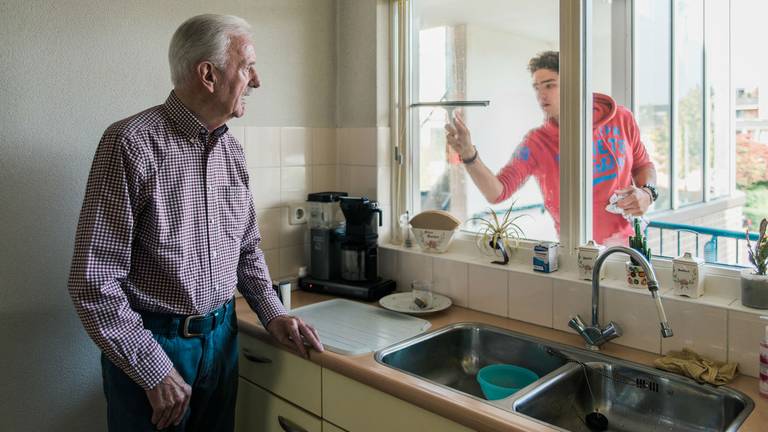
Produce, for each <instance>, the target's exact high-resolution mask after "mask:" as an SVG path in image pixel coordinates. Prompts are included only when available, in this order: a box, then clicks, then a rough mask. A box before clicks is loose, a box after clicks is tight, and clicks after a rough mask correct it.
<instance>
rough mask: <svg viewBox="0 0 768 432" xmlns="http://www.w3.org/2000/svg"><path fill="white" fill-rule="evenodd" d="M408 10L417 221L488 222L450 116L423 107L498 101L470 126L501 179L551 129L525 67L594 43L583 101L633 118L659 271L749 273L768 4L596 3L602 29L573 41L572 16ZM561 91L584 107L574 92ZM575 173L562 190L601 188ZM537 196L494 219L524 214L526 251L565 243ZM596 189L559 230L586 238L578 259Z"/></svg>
mask: <svg viewBox="0 0 768 432" xmlns="http://www.w3.org/2000/svg"><path fill="white" fill-rule="evenodd" d="M404 3H406V4H408V5H409V7H410V15H409V18H410V19H409V20H408V26H409V27H408V28H409V32H410V35H411V37H410V39H409V42H410V43H409V45H408V49H409V53H410V57H409V60H410V61H409V63H408V64H409V67H408V70H407V76H408V77H409V79H408V89H409V93H408V95H409V99H407V103H406V104H407V105H408V109H407V116H406V117H405V120H407V124H408V126H409V127H407V128H406V130H407V131H408V136H407V140H408V144H407V145H406V146H405V147H406V149H408V150H409V153H408V155H409V159H408V161H409V164H408V166H409V169H410V171H409V174H410V182H409V183H408V184H409V187H408V188H407V192H408V193H407V195H408V197H409V198H408V207H409V209H410V210H412V211H414V212H416V211H421V210H425V209H443V210H447V211H450V212H452V213H453V214H454V215H456V216H457V217H459V218H460V219H462V220H466V219H468V218H470V217H472V216H474V215H476V214H478V213H480V212H482V211H483V210H484V209H485V208H487V207H488V206H489V205H488V204H487V202H486V201H485V199H484V198H483V196H482V194H481V193H480V192H479V190H478V188H477V187H476V186H475V185H474V184H473V183H472V181H471V179H470V178H469V177H468V176H467V173H466V170H465V169H464V166H463V165H462V164H461V163H460V161H459V159H458V157H457V155H456V154H455V152H452V150H451V149H450V148H449V147H448V146H446V143H445V132H444V130H443V126H444V124H445V123H446V122H447V121H448V120H449V118H448V114H447V113H448V111H447V110H446V109H443V108H440V107H435V106H430V107H421V106H418V103H420V102H439V101H450V100H470V101H471V100H489V101H490V105H489V107H488V108H482V107H471V108H466V109H464V112H463V115H464V118H465V120H466V122H467V124H468V126H469V128H470V130H471V133H472V139H473V142H474V144H475V145H476V146H477V148H478V151H479V154H480V155H481V157H482V159H483V161H484V162H485V163H486V164H487V165H488V167H489V168H490V169H491V170H492V171H493V172H496V171H497V170H498V169H500V168H501V167H502V166H503V165H504V164H505V163H506V162H507V161H509V159H510V157H514V155H515V151H516V148H517V146H518V144H519V143H520V142H521V141H522V139H523V137H524V136H525V134H526V133H527V132H528V131H529V130H531V129H532V128H535V127H536V126H537V125H540V124H541V122H542V114H541V109H540V107H539V106H538V104H537V102H536V98H535V95H534V93H533V91H532V89H531V79H530V74H529V73H528V71H527V70H526V69H525V66H526V63H527V60H528V59H529V58H530V57H532V56H533V55H535V54H536V53H538V52H541V51H544V50H558V49H559V50H560V51H561V56H562V55H563V54H564V53H567V52H570V51H567V48H566V47H559V46H558V45H559V41H560V40H561V38H560V35H559V33H560V31H562V29H564V28H565V29H566V30H567V31H569V32H572V33H569V34H568V36H569V37H570V38H576V37H579V36H580V35H581V37H584V38H585V39H586V40H589V41H590V43H589V44H587V45H588V46H587V47H583V50H584V52H580V53H579V55H581V56H583V57H581V62H583V64H585V65H587V67H586V68H585V71H586V72H584V73H583V76H581V79H582V81H581V91H582V92H583V93H582V94H586V89H587V88H589V89H594V90H595V91H597V92H601V93H606V94H609V95H611V96H612V97H613V98H614V99H615V100H616V101H617V102H618V103H619V104H622V105H624V106H626V107H627V108H629V109H631V111H632V112H633V113H634V117H635V119H636V120H637V123H638V126H639V129H640V133H641V140H642V142H643V143H644V145H645V148H646V150H647V152H648V154H649V156H650V158H651V160H652V161H653V162H654V164H655V167H656V170H657V176H658V178H657V189H658V192H659V199H658V200H657V202H656V203H655V204H654V206H653V207H652V208H651V209H650V210H649V212H648V213H647V214H646V217H645V221H646V222H647V224H648V225H647V230H648V231H647V233H648V235H649V238H650V240H651V248H652V252H653V253H654V255H656V256H659V255H661V256H666V257H674V256H677V255H678V254H680V253H682V252H685V251H691V252H694V254H695V255H699V256H701V257H703V258H705V259H706V260H707V261H708V262H711V263H719V264H730V265H733V264H744V263H745V262H746V257H745V253H744V252H745V251H744V241H743V236H744V234H743V233H744V229H745V228H746V227H747V226H748V225H749V224H750V223H752V224H753V226H754V224H756V223H758V222H759V219H760V218H762V217H765V216H766V215H768V207H766V206H767V204H766V203H768V174H766V173H768V139H766V137H767V136H768V109H767V108H765V107H766V106H768V85H767V84H766V82H768V78H765V77H768V61H766V60H764V56H762V55H761V54H760V53H761V52H762V47H761V46H760V41H761V37H760V35H759V29H760V28H761V26H760V23H759V22H757V21H756V20H758V17H760V16H765V15H766V14H768V4H765V3H764V2H762V1H760V0H723V1H717V2H707V1H704V0H634V1H631V0H592V1H582V2H580V5H581V7H583V8H584V9H585V11H587V13H588V14H589V17H590V19H588V20H586V24H585V28H579V27H575V28H573V27H569V26H567V25H566V26H564V25H563V23H560V18H559V17H560V16H566V17H567V15H561V14H562V12H563V11H562V10H561V9H562V8H563V5H566V6H568V3H567V2H559V1H545V2H541V1H533V0H531V1H528V0H515V1H493V0H482V1H477V2H472V3H468V2H465V1H461V0H441V1H438V0H412V1H407V2H404ZM565 36H566V35H563V39H562V40H569V39H568V38H565ZM579 64H581V63H579ZM561 72H562V70H561ZM564 78H565V77H564ZM561 86H562V89H563V91H568V92H575V91H576V90H574V85H573V84H572V83H568V82H565V80H564V81H563V82H562V84H561ZM761 87H762V88H761ZM761 90H762V92H761ZM590 93H591V92H590ZM761 93H762V94H763V97H762V99H761V97H760V96H761ZM570 94H573V93H570ZM562 100H563V103H564V105H563V109H564V110H571V109H576V110H577V111H574V112H576V113H580V117H579V118H578V119H573V120H574V121H583V122H584V124H587V121H588V120H587V117H589V114H591V113H589V112H587V111H591V110H589V109H588V108H587V107H582V108H578V107H575V105H578V104H574V102H573V101H572V100H571V101H570V102H569V101H568V100H567V97H563V99H562ZM406 104H402V105H406ZM585 108H586V109H585ZM579 110H580V111H579ZM589 122H590V123H591V117H590V120H589ZM590 140H591V137H590V136H586V137H585V140H584V142H589V141H590ZM579 148H580V151H581V152H582V153H584V154H583V155H582V157H583V159H584V160H586V159H589V160H592V156H591V154H590V155H588V154H587V153H588V151H591V149H589V148H588V146H584V145H581V146H579ZM518 155H519V153H518ZM523 156H524V155H523ZM586 166H587V165H586V164H584V165H583V167H586ZM574 167H576V168H578V165H571V162H568V166H567V167H563V166H562V164H561V166H560V174H561V175H563V176H567V177H568V178H565V179H563V184H564V185H566V184H567V183H568V182H571V183H573V184H591V183H592V182H591V181H590V182H586V181H585V180H583V179H582V177H584V178H589V177H592V176H595V175H596V174H595V173H593V172H592V167H591V166H589V167H588V168H583V169H582V170H579V169H574ZM593 178H594V177H593ZM593 178H592V179H593ZM592 179H591V180H592ZM539 184H540V183H538V182H536V181H535V180H534V179H533V178H531V179H529V180H528V182H527V183H526V184H525V185H524V186H523V187H522V188H521V189H520V190H519V191H518V192H516V193H515V194H514V195H513V197H512V198H511V199H509V200H507V201H505V202H502V203H500V204H497V205H495V206H491V207H492V208H494V209H495V210H501V209H503V208H506V207H508V206H509V205H510V204H512V202H514V206H515V210H516V212H517V213H518V214H526V215H527V216H526V217H524V218H522V219H521V221H522V223H523V224H524V229H525V232H526V235H527V237H528V238H530V239H535V240H556V239H558V233H557V230H556V229H555V227H554V225H555V224H554V220H553V218H552V216H551V213H550V212H547V211H546V210H545V207H546V206H545V205H544V204H545V202H544V195H543V194H542V192H541V190H540V188H539ZM583 189H584V190H581V193H580V194H578V200H577V201H574V199H573V195H574V194H573V193H572V194H570V195H571V196H570V197H564V203H563V206H562V208H561V211H560V215H559V216H560V218H561V223H562V224H563V225H569V226H570V227H571V231H574V230H580V231H579V232H580V234H581V235H576V236H575V237H573V236H572V239H573V240H572V241H571V243H574V244H575V243H577V242H583V241H584V240H585V239H587V238H592V237H593V235H592V233H591V232H590V230H587V229H586V228H584V227H585V226H586V225H587V223H586V221H588V220H591V213H592V211H591V209H592V205H591V204H590V202H591V200H592V199H593V197H592V196H591V190H587V189H588V188H583ZM573 191H576V192H579V191H580V190H579V189H577V188H574V189H572V190H571V192H573ZM569 200H570V201H569ZM566 201H569V202H566ZM574 207H578V208H574ZM588 209H589V210H588ZM579 227H581V228H579ZM561 240H562V239H561Z"/></svg>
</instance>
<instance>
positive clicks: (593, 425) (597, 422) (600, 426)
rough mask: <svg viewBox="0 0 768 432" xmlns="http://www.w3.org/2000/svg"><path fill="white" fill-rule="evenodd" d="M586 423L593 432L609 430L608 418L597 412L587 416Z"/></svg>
mask: <svg viewBox="0 0 768 432" xmlns="http://www.w3.org/2000/svg"><path fill="white" fill-rule="evenodd" d="M585 423H586V424H587V427H588V428H589V430H591V431H599V432H602V431H605V430H608V418H607V417H606V416H604V415H602V414H600V413H599V412H597V411H595V412H591V413H589V414H587V416H586V418H585Z"/></svg>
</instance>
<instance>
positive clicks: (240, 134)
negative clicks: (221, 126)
mask: <svg viewBox="0 0 768 432" xmlns="http://www.w3.org/2000/svg"><path fill="white" fill-rule="evenodd" d="M229 133H230V134H232V136H233V137H235V139H236V140H237V142H239V143H240V145H241V146H243V148H245V147H244V145H245V126H230V128H229Z"/></svg>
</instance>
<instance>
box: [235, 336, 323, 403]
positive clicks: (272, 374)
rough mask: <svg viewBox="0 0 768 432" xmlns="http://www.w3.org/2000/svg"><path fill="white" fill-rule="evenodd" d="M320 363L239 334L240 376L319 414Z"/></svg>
mask: <svg viewBox="0 0 768 432" xmlns="http://www.w3.org/2000/svg"><path fill="white" fill-rule="evenodd" d="M320 371H321V368H320V366H318V365H316V364H314V363H312V362H310V361H307V360H305V359H303V358H301V357H299V356H297V355H294V354H291V353H289V352H287V351H284V350H282V349H280V348H277V347H275V346H273V345H270V344H268V343H265V342H262V341H260V340H258V339H256V338H254V337H252V336H248V335H247V334H244V333H240V376H241V377H242V378H245V379H246V380H248V381H250V382H252V383H254V384H256V385H258V386H260V387H261V388H263V389H265V390H267V391H269V392H271V393H274V394H275V395H277V396H280V397H281V398H283V399H285V400H287V401H288V402H291V403H292V404H294V405H297V406H299V407H300V408H302V409H304V410H307V411H309V412H310V413H312V414H314V415H316V416H318V417H320V416H321V415H322V411H321V406H322V404H321V398H322V395H321V392H320V380H321V373H320Z"/></svg>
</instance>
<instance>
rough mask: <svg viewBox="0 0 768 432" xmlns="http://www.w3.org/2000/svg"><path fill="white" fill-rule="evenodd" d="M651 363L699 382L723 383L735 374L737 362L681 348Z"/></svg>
mask: <svg viewBox="0 0 768 432" xmlns="http://www.w3.org/2000/svg"><path fill="white" fill-rule="evenodd" d="M653 365H654V366H656V368H657V369H661V370H665V371H667V372H672V373H676V374H679V375H684V376H687V377H690V378H693V379H695V380H696V381H698V382H700V383H709V384H714V385H717V386H719V385H723V384H728V383H729V382H731V380H732V379H733V377H735V376H736V368H737V367H738V366H739V364H738V363H724V362H719V361H715V360H710V359H708V358H705V357H702V356H700V355H699V354H697V353H695V352H693V351H691V350H689V349H688V348H683V350H682V351H670V352H669V353H667V355H666V356H664V357H659V358H657V359H656V360H655V361H654V362H653Z"/></svg>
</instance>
